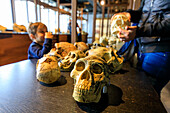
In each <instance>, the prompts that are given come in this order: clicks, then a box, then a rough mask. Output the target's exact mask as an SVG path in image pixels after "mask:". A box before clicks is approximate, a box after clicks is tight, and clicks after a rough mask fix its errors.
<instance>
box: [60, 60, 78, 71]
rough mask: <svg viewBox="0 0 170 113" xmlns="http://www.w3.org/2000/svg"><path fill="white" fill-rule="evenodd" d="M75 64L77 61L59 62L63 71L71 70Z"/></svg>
mask: <svg viewBox="0 0 170 113" xmlns="http://www.w3.org/2000/svg"><path fill="white" fill-rule="evenodd" d="M74 64H75V62H70V63H68V64H64V63H62V62H59V63H58V65H59V67H60V70H61V71H71V70H72V69H73V68H74Z"/></svg>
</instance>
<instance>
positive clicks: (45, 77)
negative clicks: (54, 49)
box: [36, 55, 60, 84]
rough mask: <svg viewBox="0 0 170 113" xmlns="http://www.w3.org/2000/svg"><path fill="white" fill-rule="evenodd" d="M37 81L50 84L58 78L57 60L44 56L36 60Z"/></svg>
mask: <svg viewBox="0 0 170 113" xmlns="http://www.w3.org/2000/svg"><path fill="white" fill-rule="evenodd" d="M36 77H37V80H39V81H41V82H43V83H46V84H50V83H53V82H55V81H57V80H58V79H59V78H60V68H59V66H58V61H57V58H56V57H54V56H49V55H45V56H43V57H42V58H41V59H39V60H38V62H37V66H36Z"/></svg>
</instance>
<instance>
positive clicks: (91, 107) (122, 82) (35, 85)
mask: <svg viewBox="0 0 170 113" xmlns="http://www.w3.org/2000/svg"><path fill="white" fill-rule="evenodd" d="M36 61H37V60H24V61H20V62H17V63H12V64H8V65H4V66H1V67H0V112H2V113H16V112H17V113H21V112H25V113H60V112H61V113H84V112H92V113H98V112H102V113H166V110H165V108H164V107H163V104H162V103H161V101H160V98H159V97H158V95H157V93H156V92H155V90H154V89H153V87H152V86H151V83H150V82H149V81H148V79H147V76H145V74H144V73H143V72H140V71H138V70H136V69H134V68H132V67H130V65H129V64H128V63H125V64H124V66H123V68H122V69H121V70H120V71H119V72H117V73H115V74H112V75H111V78H110V85H109V86H108V93H106V94H102V98H101V100H100V101H99V103H89V104H84V103H79V102H76V101H75V100H74V98H73V97H72V93H73V87H74V86H73V79H72V78H71V77H70V72H61V77H60V79H59V81H57V82H55V83H53V84H51V85H46V84H43V83H41V82H39V81H37V80H36Z"/></svg>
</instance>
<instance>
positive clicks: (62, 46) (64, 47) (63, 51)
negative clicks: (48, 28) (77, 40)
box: [55, 42, 77, 57]
mask: <svg viewBox="0 0 170 113" xmlns="http://www.w3.org/2000/svg"><path fill="white" fill-rule="evenodd" d="M55 47H56V51H57V53H58V54H60V55H61V56H62V57H65V56H67V55H68V53H69V52H70V51H73V50H77V48H76V47H75V46H74V45H73V44H71V43H68V42H60V43H55Z"/></svg>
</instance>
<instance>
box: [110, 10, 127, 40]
mask: <svg viewBox="0 0 170 113" xmlns="http://www.w3.org/2000/svg"><path fill="white" fill-rule="evenodd" d="M129 25H130V21H129V18H128V17H127V16H126V15H125V14H123V13H118V14H116V15H114V16H113V17H112V18H111V34H113V36H115V37H116V38H117V34H118V33H119V27H120V28H122V29H125V28H126V26H129Z"/></svg>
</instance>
